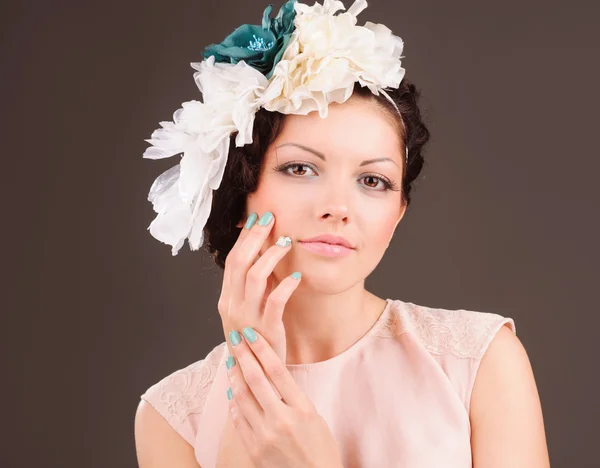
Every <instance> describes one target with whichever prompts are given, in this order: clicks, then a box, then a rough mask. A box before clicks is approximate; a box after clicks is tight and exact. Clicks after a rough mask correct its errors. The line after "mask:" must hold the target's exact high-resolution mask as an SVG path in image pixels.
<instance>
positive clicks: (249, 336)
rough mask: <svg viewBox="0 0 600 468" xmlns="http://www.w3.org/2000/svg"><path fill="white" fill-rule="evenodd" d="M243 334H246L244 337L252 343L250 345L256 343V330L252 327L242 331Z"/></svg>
mask: <svg viewBox="0 0 600 468" xmlns="http://www.w3.org/2000/svg"><path fill="white" fill-rule="evenodd" d="M242 333H243V334H244V337H245V338H246V339H247V340H248V341H249V342H250V343H254V342H255V341H256V333H254V330H253V329H252V327H246V328H244V329H243V330H242Z"/></svg>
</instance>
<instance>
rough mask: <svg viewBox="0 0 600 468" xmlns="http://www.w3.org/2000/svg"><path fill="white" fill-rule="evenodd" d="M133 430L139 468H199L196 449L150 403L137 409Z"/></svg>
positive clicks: (142, 402)
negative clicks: (195, 453) (174, 467)
mask: <svg viewBox="0 0 600 468" xmlns="http://www.w3.org/2000/svg"><path fill="white" fill-rule="evenodd" d="M134 428H135V430H134V431H135V449H136V453H137V459H138V464H139V467H140V468H166V467H172V466H177V467H181V468H200V465H199V464H198V462H197V461H196V457H195V455H194V449H193V447H192V446H191V445H190V444H189V443H188V442H187V441H185V440H184V439H183V437H181V436H180V435H179V434H178V433H177V432H175V430H174V429H173V428H172V427H171V426H170V425H169V423H167V421H166V420H165V419H164V418H163V417H162V416H161V415H160V414H159V413H158V411H156V410H155V409H154V408H153V407H152V405H150V404H149V403H148V402H147V401H144V400H141V401H140V403H139V405H138V407H137V410H136V413H135V423H134Z"/></svg>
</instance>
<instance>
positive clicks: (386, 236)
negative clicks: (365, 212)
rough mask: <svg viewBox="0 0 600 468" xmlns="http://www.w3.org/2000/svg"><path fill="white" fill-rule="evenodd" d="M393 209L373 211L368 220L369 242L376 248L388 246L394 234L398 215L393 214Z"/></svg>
mask: <svg viewBox="0 0 600 468" xmlns="http://www.w3.org/2000/svg"><path fill="white" fill-rule="evenodd" d="M392 212H393V210H386V211H385V212H382V213H379V214H378V215H377V214H376V213H372V216H370V218H369V220H368V226H369V228H368V233H369V241H368V242H369V244H370V245H371V246H372V247H373V248H374V249H376V250H379V249H381V248H387V246H388V245H389V243H390V240H391V238H392V236H393V234H394V229H395V227H396V221H397V220H398V217H397V216H396V215H395V214H392Z"/></svg>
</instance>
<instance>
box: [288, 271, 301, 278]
mask: <svg viewBox="0 0 600 468" xmlns="http://www.w3.org/2000/svg"><path fill="white" fill-rule="evenodd" d="M290 276H291V277H292V278H294V279H300V278H301V277H302V273H300V272H299V271H295V272H294V273H292V274H291V275H290Z"/></svg>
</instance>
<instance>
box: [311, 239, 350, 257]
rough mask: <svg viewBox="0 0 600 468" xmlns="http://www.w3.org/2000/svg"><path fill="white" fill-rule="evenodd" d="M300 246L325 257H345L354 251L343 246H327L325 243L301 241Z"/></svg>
mask: <svg viewBox="0 0 600 468" xmlns="http://www.w3.org/2000/svg"><path fill="white" fill-rule="evenodd" d="M299 244H300V245H301V246H302V247H304V248H305V249H307V250H310V251H311V252H314V253H316V254H319V255H323V256H325V257H345V256H346V255H349V254H350V253H351V252H352V250H353V249H350V248H348V247H345V246H343V245H339V244H327V243H325V242H306V241H300V242H299Z"/></svg>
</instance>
